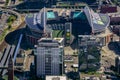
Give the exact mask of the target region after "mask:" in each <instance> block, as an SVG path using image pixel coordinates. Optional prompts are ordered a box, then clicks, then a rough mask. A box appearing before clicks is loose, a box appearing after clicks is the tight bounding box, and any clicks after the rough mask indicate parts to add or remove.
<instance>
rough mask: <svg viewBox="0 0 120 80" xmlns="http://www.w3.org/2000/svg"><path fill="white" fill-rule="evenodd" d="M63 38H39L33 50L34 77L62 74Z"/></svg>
mask: <svg viewBox="0 0 120 80" xmlns="http://www.w3.org/2000/svg"><path fill="white" fill-rule="evenodd" d="M63 40H64V39H63V38H54V39H52V38H41V39H40V40H39V41H38V45H37V46H36V49H35V55H36V58H35V59H36V60H35V61H36V75H37V76H38V77H40V76H45V75H61V74H62V73H63V54H64V50H63V44H64V43H63V42H64V41H63Z"/></svg>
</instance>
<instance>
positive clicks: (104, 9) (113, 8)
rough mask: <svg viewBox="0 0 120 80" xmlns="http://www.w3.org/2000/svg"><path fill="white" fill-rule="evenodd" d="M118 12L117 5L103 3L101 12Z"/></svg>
mask: <svg viewBox="0 0 120 80" xmlns="http://www.w3.org/2000/svg"><path fill="white" fill-rule="evenodd" d="M115 12H117V6H111V5H103V6H101V8H100V13H115Z"/></svg>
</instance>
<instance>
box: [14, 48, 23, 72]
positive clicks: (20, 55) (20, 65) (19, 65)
mask: <svg viewBox="0 0 120 80" xmlns="http://www.w3.org/2000/svg"><path fill="white" fill-rule="evenodd" d="M14 68H15V70H16V71H20V72H21V71H24V69H25V53H24V51H23V50H20V51H19V52H18V54H17V57H16V60H15V63H14Z"/></svg>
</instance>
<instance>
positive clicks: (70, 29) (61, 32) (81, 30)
mask: <svg viewBox="0 0 120 80" xmlns="http://www.w3.org/2000/svg"><path fill="white" fill-rule="evenodd" d="M25 21H26V24H27V27H26V28H27V31H28V33H27V34H26V35H27V38H29V39H30V41H31V43H33V44H36V43H37V40H38V39H39V38H41V37H53V38H54V37H64V38H65V43H68V44H71V43H72V42H73V40H74V39H76V38H78V35H100V34H103V33H105V32H106V29H108V26H109V23H110V18H109V16H108V15H106V14H102V13H95V12H94V11H93V10H92V9H90V8H89V7H88V6H86V7H85V8H84V9H61V8H43V9H41V10H40V12H39V13H34V14H29V15H27V16H26V19H25ZM110 35H111V34H110ZM110 35H109V36H110ZM105 36H106V35H105Z"/></svg>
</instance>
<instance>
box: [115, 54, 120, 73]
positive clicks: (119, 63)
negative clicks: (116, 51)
mask: <svg viewBox="0 0 120 80" xmlns="http://www.w3.org/2000/svg"><path fill="white" fill-rule="evenodd" d="M115 67H116V70H117V72H118V73H119V74H120V56H117V57H116V58H115Z"/></svg>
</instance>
